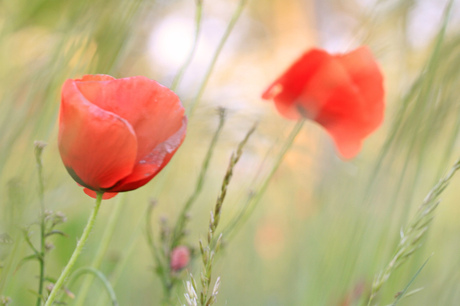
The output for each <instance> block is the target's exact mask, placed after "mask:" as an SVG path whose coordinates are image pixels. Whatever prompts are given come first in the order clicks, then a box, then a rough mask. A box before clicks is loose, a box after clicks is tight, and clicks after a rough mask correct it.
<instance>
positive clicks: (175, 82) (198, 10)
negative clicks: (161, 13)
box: [171, 0, 203, 91]
mask: <svg viewBox="0 0 460 306" xmlns="http://www.w3.org/2000/svg"><path fill="white" fill-rule="evenodd" d="M202 12H203V0H196V12H195V37H194V39H193V45H192V49H191V50H190V53H189V54H188V56H187V59H186V60H185V62H184V63H183V64H182V67H181V68H180V69H179V71H178V72H177V74H176V76H175V77H174V80H173V82H172V85H171V90H172V91H175V90H176V89H177V87H178V86H179V84H180V81H181V80H182V77H183V75H184V73H185V71H186V70H187V68H188V66H189V65H190V63H191V62H192V59H193V57H194V55H195V52H196V48H197V46H198V38H199V37H200V32H201V16H202Z"/></svg>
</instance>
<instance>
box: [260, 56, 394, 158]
mask: <svg viewBox="0 0 460 306" xmlns="http://www.w3.org/2000/svg"><path fill="white" fill-rule="evenodd" d="M262 97H263V98H264V99H273V100H274V102H275V105H276V108H277V110H278V111H279V112H280V114H281V115H282V116H284V117H286V118H288V119H294V120H298V119H301V118H308V119H311V120H314V121H316V122H317V123H319V124H320V125H322V126H323V127H324V128H325V129H326V130H327V132H328V133H329V134H330V135H331V136H332V138H333V140H334V142H335V143H336V146H337V149H338V151H339V152H340V154H341V155H342V156H343V157H344V158H352V157H354V156H355V155H356V154H358V152H359V151H360V149H361V145H362V141H363V139H364V138H365V137H367V136H368V135H369V134H370V133H372V132H373V131H374V130H375V129H376V128H377V127H379V126H380V124H381V123H382V120H383V115H384V107H385V105H384V89H383V76H382V74H381V72H380V69H379V67H378V64H377V63H376V61H375V60H374V58H373V56H372V53H371V52H370V50H369V49H368V48H367V47H360V48H358V49H356V50H354V51H352V52H349V53H347V54H338V55H330V54H328V53H327V52H325V51H322V50H317V49H314V50H312V51H309V52H306V53H305V54H304V55H303V56H302V57H301V58H300V59H299V60H297V61H296V62H295V63H294V64H293V65H292V66H291V67H290V68H289V69H288V70H287V71H286V72H285V73H284V74H283V75H282V76H281V77H280V78H279V79H278V80H276V81H275V82H274V83H273V85H271V86H270V87H269V88H268V89H267V91H265V92H264V94H263V95H262Z"/></svg>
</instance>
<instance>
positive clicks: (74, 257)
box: [45, 192, 104, 306]
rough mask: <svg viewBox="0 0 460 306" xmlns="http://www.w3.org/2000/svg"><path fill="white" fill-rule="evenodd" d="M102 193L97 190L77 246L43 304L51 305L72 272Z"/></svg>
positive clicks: (91, 224) (96, 211)
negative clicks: (91, 209) (92, 206)
mask: <svg viewBox="0 0 460 306" xmlns="http://www.w3.org/2000/svg"><path fill="white" fill-rule="evenodd" d="M103 194H104V193H102V192H98V193H97V198H96V204H95V205H94V208H93V211H92V212H91V215H90V216H89V219H88V223H87V224H86V227H85V229H84V230H83V234H82V236H81V238H80V240H79V241H78V243H77V247H76V248H75V250H74V251H73V254H72V256H71V257H70V259H69V262H68V263H67V265H66V266H65V268H64V270H63V271H62V273H61V276H59V279H58V280H57V282H56V284H55V285H54V288H53V290H52V291H51V293H50V295H49V297H48V300H47V301H46V304H45V306H51V305H53V302H54V300H55V299H56V297H57V295H58V293H59V291H60V290H61V288H62V286H63V285H64V282H65V281H66V279H67V277H69V275H70V273H71V272H72V269H73V266H74V265H75V263H76V262H77V259H78V257H79V256H80V254H81V252H82V251H83V247H84V246H85V244H86V240H88V237H89V234H90V233H91V230H92V229H93V226H94V221H95V220H96V216H97V213H98V211H99V207H100V206H101V202H102V195H103Z"/></svg>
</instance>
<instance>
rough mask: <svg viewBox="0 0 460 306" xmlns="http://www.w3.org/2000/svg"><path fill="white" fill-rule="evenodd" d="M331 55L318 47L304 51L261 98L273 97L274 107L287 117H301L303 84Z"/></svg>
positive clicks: (296, 118)
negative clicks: (299, 106)
mask: <svg viewBox="0 0 460 306" xmlns="http://www.w3.org/2000/svg"><path fill="white" fill-rule="evenodd" d="M331 58H332V57H331V55H329V54H328V53H327V52H325V51H323V50H320V49H312V50H310V51H308V52H306V53H304V54H303V55H302V56H301V57H300V58H299V59H298V60H297V61H296V62H294V63H293V64H292V65H291V67H289V68H288V69H287V71H286V72H285V73H284V74H283V75H281V77H279V78H278V80H276V81H275V82H274V83H273V84H272V85H270V86H269V87H268V89H267V90H265V92H264V93H263V94H262V98H263V99H266V100H268V99H273V100H274V102H275V106H276V109H277V110H278V111H279V113H280V114H281V115H282V116H284V117H285V118H287V119H291V120H298V119H301V118H302V117H303V115H302V114H301V113H299V109H298V102H299V101H300V100H299V97H300V96H301V94H302V93H303V92H304V86H305V84H307V83H308V82H310V80H311V78H312V77H314V76H315V74H316V72H317V70H318V69H320V68H321V67H322V66H323V65H324V63H326V62H329V61H330V60H331Z"/></svg>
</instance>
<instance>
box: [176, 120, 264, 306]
mask: <svg viewBox="0 0 460 306" xmlns="http://www.w3.org/2000/svg"><path fill="white" fill-rule="evenodd" d="M255 129H256V126H255V125H254V126H253V127H252V128H251V129H250V130H249V132H248V133H247V134H246V136H245V138H244V139H243V140H242V141H241V142H240V144H239V145H238V148H237V150H236V152H235V153H233V154H232V156H231V157H230V162H229V165H228V168H227V172H226V173H225V177H224V180H223V182H222V187H221V190H220V194H219V196H218V197H217V201H216V205H215V207H214V211H211V213H210V215H211V217H210V220H209V228H208V234H207V244H206V245H205V244H204V243H203V241H202V240H200V241H199V244H200V253H201V259H202V262H203V269H202V272H201V277H200V279H201V292H200V294H199V297H198V296H197V294H196V293H197V292H198V288H197V286H196V282H195V279H194V278H193V275H190V278H191V280H190V282H188V283H187V291H188V292H187V293H185V298H186V300H187V303H189V305H190V306H191V305H195V304H196V303H197V302H198V301H199V304H200V305H202V306H210V305H213V304H214V303H215V302H216V301H217V294H218V292H219V286H220V277H218V278H217V279H216V282H215V284H214V288H213V290H212V291H211V292H209V287H210V285H211V280H212V265H213V262H214V258H215V255H216V253H217V252H218V251H219V247H220V245H221V242H222V233H221V234H220V235H219V236H217V238H216V239H215V237H216V229H217V227H218V225H219V221H220V216H221V214H222V206H223V204H224V200H225V197H226V195H227V189H228V185H229V184H230V181H231V179H232V176H233V169H234V167H235V165H236V164H237V163H238V161H239V160H240V158H241V155H242V153H243V148H244V146H245V145H246V143H247V141H248V140H249V137H250V136H251V135H252V133H254V131H255Z"/></svg>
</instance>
